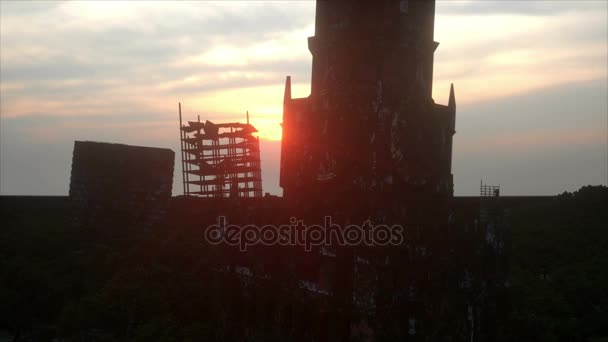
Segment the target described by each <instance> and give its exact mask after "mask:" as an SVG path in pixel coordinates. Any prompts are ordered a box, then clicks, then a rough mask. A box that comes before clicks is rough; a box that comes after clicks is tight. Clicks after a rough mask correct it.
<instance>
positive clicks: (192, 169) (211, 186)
mask: <svg viewBox="0 0 608 342" xmlns="http://www.w3.org/2000/svg"><path fill="white" fill-rule="evenodd" d="M179 126H180V142H181V158H182V177H183V185H184V189H183V190H184V195H186V196H191V195H195V196H201V197H213V198H224V197H231V198H239V197H244V198H249V197H258V198H259V197H262V170H261V166H260V140H259V138H258V137H256V136H254V135H253V133H256V132H257V129H255V127H253V126H252V125H251V124H250V123H249V112H247V122H246V123H240V122H232V123H219V124H215V123H213V122H211V121H209V120H207V121H206V122H201V121H200V116H198V120H197V121H188V124H184V123H183V121H182V111H181V104H180V105H179ZM191 187H192V189H191Z"/></svg>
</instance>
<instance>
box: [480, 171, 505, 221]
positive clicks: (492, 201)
mask: <svg viewBox="0 0 608 342" xmlns="http://www.w3.org/2000/svg"><path fill="white" fill-rule="evenodd" d="M499 200H500V185H486V184H483V181H481V182H480V185H479V221H480V222H482V223H486V222H488V221H495V220H496V218H497V217H500V212H499V211H500V206H499Z"/></svg>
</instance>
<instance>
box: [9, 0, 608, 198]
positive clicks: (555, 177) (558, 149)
mask: <svg viewBox="0 0 608 342" xmlns="http://www.w3.org/2000/svg"><path fill="white" fill-rule="evenodd" d="M314 11H315V3H314V1H301V2H297V1H274V2H253V1H244V2H237V1H225V2H211V1H209V2H204V1H197V2H171V3H168V2H161V1H153V2H143V1H142V2H130V3H125V2H118V1H116V2H115V1H103V2H84V1H82V2H81V1H75V2H51V1H44V2H16V1H1V2H0V94H1V95H0V194H2V195H67V193H68V189H69V179H70V168H71V157H72V149H73V144H74V140H91V141H105V142H116V143H126V144H132V145H143V146H155V147H167V148H171V149H172V150H174V151H176V156H177V157H178V158H179V132H178V121H177V120H178V116H177V108H178V102H181V103H182V109H183V115H184V118H185V119H191V120H192V119H195V118H196V115H198V114H200V115H201V119H203V120H205V119H206V120H211V121H217V122H220V121H233V120H244V119H245V111H246V110H248V111H249V113H250V115H251V121H252V123H253V124H254V125H255V126H256V127H257V128H258V129H259V130H260V137H261V138H262V144H261V148H262V168H263V177H264V183H263V186H264V190H265V192H270V193H273V194H281V190H280V188H279V186H278V173H279V169H278V168H279V154H280V138H281V128H280V123H281V113H282V100H283V84H284V80H285V76H286V75H291V76H292V81H293V87H292V89H293V90H292V92H293V95H294V97H305V96H308V95H309V93H310V71H311V56H310V53H309V51H308V49H307V42H306V38H307V37H308V36H312V35H314ZM435 40H436V41H438V42H439V43H440V45H439V47H438V49H437V51H436V53H435V78H434V92H433V97H434V99H435V102H437V103H441V104H446V103H447V100H448V91H449V87H450V83H452V82H453V83H454V86H455V90H456V101H457V113H456V117H457V119H456V130H457V133H456V135H455V136H454V154H453V173H454V183H455V194H456V195H476V194H478V192H479V181H480V180H481V179H483V180H484V182H487V183H489V184H500V185H501V189H502V193H503V194H505V195H552V194H558V193H561V192H563V191H565V190H567V191H573V190H576V189H578V188H579V187H580V186H583V185H587V184H606V183H608V95H607V94H608V68H607V63H608V62H607V61H608V2H606V1H589V2H585V1H539V2H535V1H531V2H530V1H513V2H509V1H495V2H492V1H462V2H456V1H437V6H436V20H435ZM175 165H176V169H175V177H174V188H173V194H174V195H179V194H181V172H180V171H181V169H180V162H179V160H176V164H175Z"/></svg>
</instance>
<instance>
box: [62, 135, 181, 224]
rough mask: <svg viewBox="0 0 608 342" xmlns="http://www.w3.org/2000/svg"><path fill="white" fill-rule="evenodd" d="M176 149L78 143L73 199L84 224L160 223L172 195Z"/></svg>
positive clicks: (77, 217) (79, 221)
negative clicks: (174, 150)
mask: <svg viewBox="0 0 608 342" xmlns="http://www.w3.org/2000/svg"><path fill="white" fill-rule="evenodd" d="M174 161H175V153H174V152H173V151H171V150H169V149H163V148H151V147H141V146H129V145H121V144H110V143H99V142H90V141H76V142H75V143H74V154H73V157H72V174H71V178H70V203H71V205H72V208H73V209H74V213H73V222H74V223H75V224H77V225H82V226H89V227H91V226H106V227H108V228H109V227H111V226H115V225H117V224H119V225H123V224H124V225H131V226H140V227H144V228H149V227H152V226H154V225H155V224H157V223H159V222H161V221H162V220H163V218H164V217H165V215H166V211H167V208H168V205H169V200H170V198H171V187H172V184H173V165H174Z"/></svg>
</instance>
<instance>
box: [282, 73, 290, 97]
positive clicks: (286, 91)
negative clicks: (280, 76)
mask: <svg viewBox="0 0 608 342" xmlns="http://www.w3.org/2000/svg"><path fill="white" fill-rule="evenodd" d="M289 101H291V76H287V77H286V78H285V95H284V96H283V103H287V102H289Z"/></svg>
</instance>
